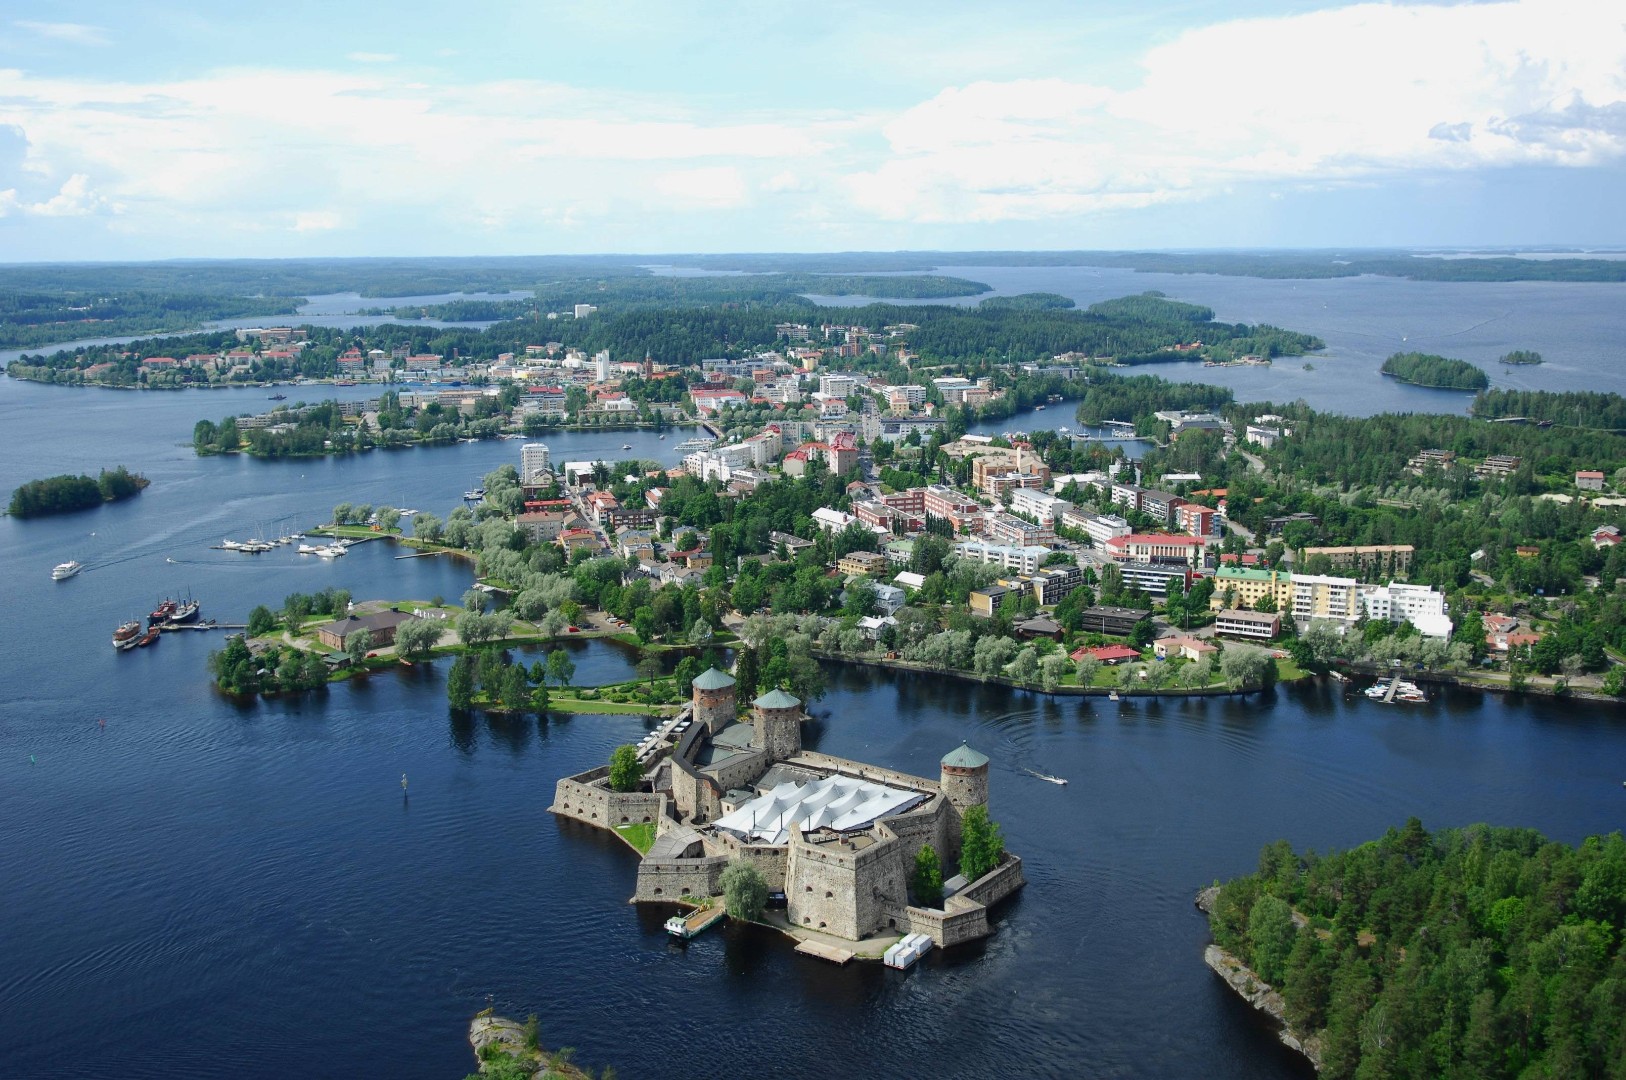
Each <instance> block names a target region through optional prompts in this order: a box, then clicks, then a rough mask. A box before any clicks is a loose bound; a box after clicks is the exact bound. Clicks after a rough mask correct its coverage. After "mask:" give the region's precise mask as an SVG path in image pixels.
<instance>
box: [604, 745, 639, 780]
mask: <svg viewBox="0 0 1626 1080" xmlns="http://www.w3.org/2000/svg"><path fill="white" fill-rule="evenodd" d="M643 778H644V769H643V766H641V765H639V764H638V748H637V747H635V746H633V745H632V744H631V743H623V744H622V745H620V746H618V747H616V748H615V749H614V750H612V751H611V752H610V787H611V788H612V789H613V790H615V791H633V790H636V789H637V787H638V784H639V782H640V781H641V780H643Z"/></svg>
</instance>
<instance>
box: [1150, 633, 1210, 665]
mask: <svg viewBox="0 0 1626 1080" xmlns="http://www.w3.org/2000/svg"><path fill="white" fill-rule="evenodd" d="M1218 652H1219V649H1217V648H1215V647H1214V646H1213V645H1211V644H1209V643H1208V642H1206V641H1202V640H1200V639H1198V638H1193V637H1166V638H1158V639H1157V640H1156V641H1154V642H1152V653H1153V655H1155V656H1156V657H1157V658H1158V659H1159V660H1168V659H1170V658H1181V657H1184V658H1185V659H1187V660H1191V661H1198V660H1201V659H1202V658H1203V657H1205V656H1213V655H1214V654H1216V653H1218Z"/></svg>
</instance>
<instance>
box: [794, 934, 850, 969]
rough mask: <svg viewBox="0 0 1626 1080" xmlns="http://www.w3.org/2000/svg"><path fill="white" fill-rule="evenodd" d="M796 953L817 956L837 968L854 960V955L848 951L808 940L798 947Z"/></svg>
mask: <svg viewBox="0 0 1626 1080" xmlns="http://www.w3.org/2000/svg"><path fill="white" fill-rule="evenodd" d="M796 951H797V952H799V953H801V954H802V955H803V956H816V957H818V958H819V959H820V960H828V961H830V962H831V963H832V964H835V965H836V966H837V967H840V966H842V965H844V964H846V963H847V961H849V960H851V959H852V958H853V955H854V954H853V953H852V952H850V951H849V950H847V949H841V948H837V947H836V946H834V945H826V944H825V943H824V942H822V941H812V940H807V941H804V942H802V943H801V944H800V945H798V946H796Z"/></svg>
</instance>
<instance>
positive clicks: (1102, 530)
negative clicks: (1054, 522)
mask: <svg viewBox="0 0 1626 1080" xmlns="http://www.w3.org/2000/svg"><path fill="white" fill-rule="evenodd" d="M1061 523H1062V524H1063V525H1066V526H1067V527H1068V528H1070V529H1083V530H1084V532H1085V533H1087V534H1088V535H1089V538H1090V539H1091V540H1093V541H1095V543H1096V545H1097V546H1101V545H1104V544H1105V543H1106V542H1107V541H1108V540H1111V539H1113V538H1115V537H1119V536H1128V535H1129V534H1130V533H1131V532H1133V531H1134V530H1132V529H1131V528H1130V527H1129V522H1127V521H1125V520H1124V519H1123V518H1121V517H1119V516H1118V515H1117V514H1092V513H1090V512H1089V511H1088V510H1080V509H1079V508H1078V507H1076V506H1070V507H1068V508H1067V509H1066V510H1064V511H1062V515H1061Z"/></svg>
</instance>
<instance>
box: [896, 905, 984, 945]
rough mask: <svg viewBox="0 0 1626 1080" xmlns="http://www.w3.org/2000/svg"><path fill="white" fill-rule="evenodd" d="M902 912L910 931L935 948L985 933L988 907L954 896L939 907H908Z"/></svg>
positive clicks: (974, 938)
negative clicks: (924, 938) (922, 935)
mask: <svg viewBox="0 0 1626 1080" xmlns="http://www.w3.org/2000/svg"><path fill="white" fill-rule="evenodd" d="M905 915H906V917H907V918H908V921H909V932H910V933H913V934H925V935H926V936H927V937H929V938H931V939H932V944H934V945H937V946H939V947H943V946H948V945H960V944H963V943H965V942H967V941H975V940H977V939H978V938H981V937H987V936H988V909H987V908H986V907H984V906H983V905H982V904H979V903H977V902H975V901H973V900H962V899H961V898H960V897H958V896H951V897H949V898H948V900H947V901H945V902H944V906H943V907H942V908H941V909H937V908H918V907H912V908H909V909H908V910H907V911H906V912H905Z"/></svg>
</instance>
